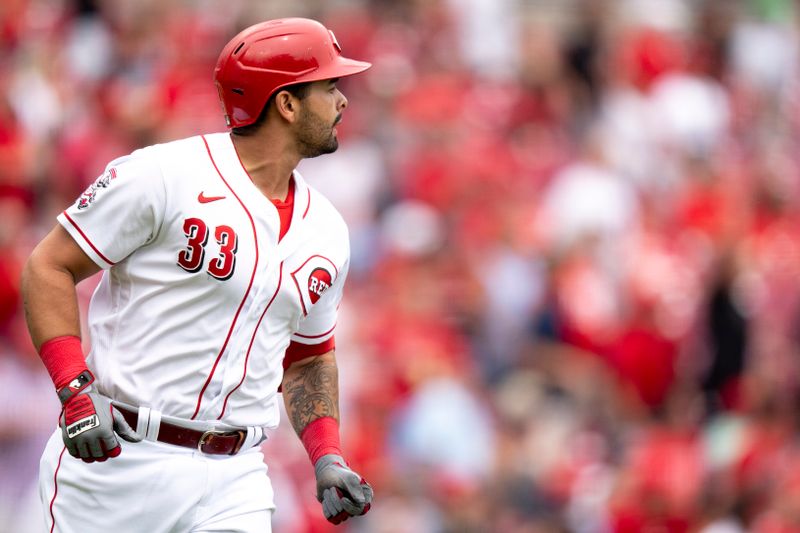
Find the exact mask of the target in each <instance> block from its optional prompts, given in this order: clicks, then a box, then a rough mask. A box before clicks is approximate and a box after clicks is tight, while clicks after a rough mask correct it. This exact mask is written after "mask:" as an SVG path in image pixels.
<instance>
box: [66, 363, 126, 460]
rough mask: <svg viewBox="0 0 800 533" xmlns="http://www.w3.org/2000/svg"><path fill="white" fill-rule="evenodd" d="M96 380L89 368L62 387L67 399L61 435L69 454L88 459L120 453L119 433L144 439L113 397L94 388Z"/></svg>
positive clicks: (100, 458)
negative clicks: (126, 419) (93, 384)
mask: <svg viewBox="0 0 800 533" xmlns="http://www.w3.org/2000/svg"><path fill="white" fill-rule="evenodd" d="M92 381H94V376H92V375H91V373H90V372H88V371H86V372H84V373H83V374H81V375H80V376H78V377H77V378H75V379H74V380H73V381H72V383H70V385H68V386H67V387H64V389H62V390H61V391H59V397H61V398H62V401H63V402H64V406H63V409H62V410H61V418H60V419H59V426H61V437H62V439H63V440H64V444H65V445H66V447H67V450H69V454H70V455H71V456H73V457H75V458H78V459H81V460H83V461H84V462H86V463H93V462H95V461H99V462H102V461H105V460H106V459H108V458H110V457H116V456H118V455H119V454H120V453H121V452H122V448H121V447H120V445H119V441H118V440H117V435H119V436H120V437H122V438H123V439H125V440H126V441H128V442H139V441H141V440H142V437H140V436H139V434H138V433H136V432H135V431H134V430H133V429H132V428H131V427H130V426H129V425H128V423H127V422H126V421H125V419H124V418H123V417H122V413H120V412H119V411H118V410H117V409H116V408H115V407H114V406H113V405H111V400H109V399H108V398H106V397H105V396H101V395H100V394H97V393H96V392H93V391H92V387H91V386H90V383H91V382H92ZM115 433H116V435H115Z"/></svg>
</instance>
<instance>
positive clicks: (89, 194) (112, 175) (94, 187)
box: [78, 168, 117, 209]
mask: <svg viewBox="0 0 800 533" xmlns="http://www.w3.org/2000/svg"><path fill="white" fill-rule="evenodd" d="M116 177H117V170H116V169H115V168H110V169H108V170H106V171H105V172H104V173H103V175H102V176H100V177H99V178H97V179H96V180H95V182H94V183H92V184H91V185H89V187H88V188H87V189H86V190H85V191H83V194H81V196H80V198H78V209H86V208H87V207H89V206H90V205H91V204H92V202H94V201H95V198H97V191H98V190H99V189H105V188H107V187H108V186H109V185H110V184H111V180H113V179H116Z"/></svg>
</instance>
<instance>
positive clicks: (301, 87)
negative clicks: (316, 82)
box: [231, 81, 311, 136]
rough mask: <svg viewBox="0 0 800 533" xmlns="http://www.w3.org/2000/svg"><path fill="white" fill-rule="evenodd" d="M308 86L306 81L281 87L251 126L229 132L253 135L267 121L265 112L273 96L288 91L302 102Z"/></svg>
mask: <svg viewBox="0 0 800 533" xmlns="http://www.w3.org/2000/svg"><path fill="white" fill-rule="evenodd" d="M310 86H311V82H310V81H307V82H304V83H295V84H293V85H287V86H286V87H281V88H280V89H278V90H277V91H275V92H274V93H272V96H270V97H269V100H267V103H266V104H264V108H263V109H262V110H261V113H260V114H259V115H258V118H257V119H256V121H255V122H253V123H252V124H248V125H247V126H240V127H238V128H233V129H232V130H231V132H232V133H233V134H234V135H241V136H248V135H253V134H254V133H255V132H256V131H257V130H258V129H259V128H261V125H262V124H264V121H266V120H267V112H268V111H269V108H270V106H271V105H272V102H274V101H275V95H277V94H278V93H279V92H281V91H288V92H289V94H291V95H292V96H294V97H295V98H298V99H300V100H302V99H303V98H305V97H306V96H308V88H309V87H310Z"/></svg>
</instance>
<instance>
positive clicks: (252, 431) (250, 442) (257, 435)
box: [240, 426, 265, 450]
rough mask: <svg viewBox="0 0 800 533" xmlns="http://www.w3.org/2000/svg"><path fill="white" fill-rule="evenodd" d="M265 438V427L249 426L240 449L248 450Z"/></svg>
mask: <svg viewBox="0 0 800 533" xmlns="http://www.w3.org/2000/svg"><path fill="white" fill-rule="evenodd" d="M263 440H265V439H264V429H263V428H260V427H257V426H248V427H247V437H245V439H244V443H242V446H241V448H240V449H242V450H247V449H249V448H252V447H253V446H256V445H258V444H259V443H261V442H262V441H263Z"/></svg>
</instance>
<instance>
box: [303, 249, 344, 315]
mask: <svg viewBox="0 0 800 533" xmlns="http://www.w3.org/2000/svg"><path fill="white" fill-rule="evenodd" d="M338 275H339V270H338V269H337V268H336V265H334V264H333V261H331V260H330V259H328V258H327V257H323V256H321V255H312V256H311V257H309V258H308V259H306V261H305V262H304V263H303V264H302V265H300V267H299V268H298V269H297V270H295V271H294V272H292V279H293V280H294V284H295V286H296V287H297V292H298V295H299V296H300V305H301V306H302V308H303V314H304V315H307V314H308V311H309V309H311V306H312V305H314V304H315V303H317V302H318V301H319V299H320V297H321V296H322V295H323V294H324V293H325V291H327V290H328V289H330V287H331V285H333V283H334V281H336V276H338Z"/></svg>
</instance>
